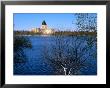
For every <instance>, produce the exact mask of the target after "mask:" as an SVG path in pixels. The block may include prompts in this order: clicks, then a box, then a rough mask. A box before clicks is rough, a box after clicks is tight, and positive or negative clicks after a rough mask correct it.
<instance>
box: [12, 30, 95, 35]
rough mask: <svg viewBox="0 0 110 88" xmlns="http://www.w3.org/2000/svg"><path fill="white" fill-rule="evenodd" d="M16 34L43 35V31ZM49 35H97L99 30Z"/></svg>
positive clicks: (17, 33)
mask: <svg viewBox="0 0 110 88" xmlns="http://www.w3.org/2000/svg"><path fill="white" fill-rule="evenodd" d="M14 34H15V35H43V34H42V33H41V32H37V33H35V32H30V31H14ZM49 35H69V36H73V35H97V32H95V31H94V32H89V31H74V32H71V31H57V32H54V33H52V34H49Z"/></svg>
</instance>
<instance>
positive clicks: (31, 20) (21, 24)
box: [14, 13, 75, 30]
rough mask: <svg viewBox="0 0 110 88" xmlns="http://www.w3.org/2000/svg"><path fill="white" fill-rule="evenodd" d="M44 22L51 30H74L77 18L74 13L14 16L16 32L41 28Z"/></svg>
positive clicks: (19, 14)
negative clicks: (74, 22)
mask: <svg viewBox="0 0 110 88" xmlns="http://www.w3.org/2000/svg"><path fill="white" fill-rule="evenodd" d="M43 20H45V21H46V23H47V25H48V27H49V28H55V29H58V28H60V29H63V30H67V29H71V30H73V28H74V24H73V21H74V20H75V17H74V14H73V13H16V14H14V30H29V29H31V28H39V27H40V26H41V24H42V21H43Z"/></svg>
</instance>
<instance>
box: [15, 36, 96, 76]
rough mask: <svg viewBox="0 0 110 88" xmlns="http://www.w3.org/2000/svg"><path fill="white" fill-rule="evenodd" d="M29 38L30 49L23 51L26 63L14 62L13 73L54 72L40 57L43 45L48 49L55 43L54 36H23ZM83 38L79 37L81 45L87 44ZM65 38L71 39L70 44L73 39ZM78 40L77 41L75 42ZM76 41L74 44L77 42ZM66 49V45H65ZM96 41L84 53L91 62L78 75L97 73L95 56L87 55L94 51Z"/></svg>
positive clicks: (50, 73)
mask: <svg viewBox="0 0 110 88" xmlns="http://www.w3.org/2000/svg"><path fill="white" fill-rule="evenodd" d="M25 37H27V38H29V39H30V41H31V43H32V49H25V50H24V52H25V54H26V56H27V61H26V63H16V64H14V75H52V74H54V70H53V68H52V67H51V66H50V65H49V64H48V63H47V61H46V60H45V59H44V58H43V57H42V54H43V52H44V50H45V49H44V48H45V46H46V47H48V49H50V47H52V46H51V45H52V44H53V45H54V44H55V36H46V35H44V36H25ZM84 39H86V37H81V38H80V42H82V43H83V44H82V47H83V46H84V45H85V44H87V42H84ZM65 40H70V41H73V42H72V43H69V44H70V45H72V44H73V43H74V42H76V41H74V40H72V37H64V41H65ZM78 42H79V40H78V41H77V43H78ZM77 43H76V44H77ZM65 49H66V47H65ZM96 51H97V48H96V43H94V45H93V48H92V49H90V50H89V51H88V52H87V54H86V55H85V56H86V57H87V58H88V60H87V62H89V63H90V64H92V65H91V66H89V67H86V68H85V69H84V68H83V69H81V70H80V71H81V73H80V75H96V74H97V58H96V57H95V58H92V57H89V56H88V53H92V52H96Z"/></svg>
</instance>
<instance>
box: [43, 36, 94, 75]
mask: <svg viewBox="0 0 110 88" xmlns="http://www.w3.org/2000/svg"><path fill="white" fill-rule="evenodd" d="M85 38H86V37H82V36H79V37H78V36H63V35H58V36H55V37H54V38H52V40H53V41H54V43H52V44H51V45H49V46H48V44H46V46H45V48H44V50H43V54H42V55H43V57H44V58H45V60H46V61H47V63H48V64H49V65H51V66H52V67H53V69H54V71H55V74H57V75H74V74H81V73H80V69H82V68H86V67H87V66H90V63H88V62H87V60H88V59H89V58H90V57H91V56H92V54H93V53H91V51H92V49H93V46H94V44H92V43H93V42H91V44H89V45H91V46H89V45H88V42H87V41H86V39H85ZM92 52H93V51H92Z"/></svg>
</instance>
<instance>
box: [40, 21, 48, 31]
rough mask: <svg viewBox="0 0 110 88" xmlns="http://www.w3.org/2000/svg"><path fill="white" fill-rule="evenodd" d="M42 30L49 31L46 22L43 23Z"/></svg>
mask: <svg viewBox="0 0 110 88" xmlns="http://www.w3.org/2000/svg"><path fill="white" fill-rule="evenodd" d="M41 29H43V30H45V29H47V24H46V22H45V20H44V21H43V22H42V25H41Z"/></svg>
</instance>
